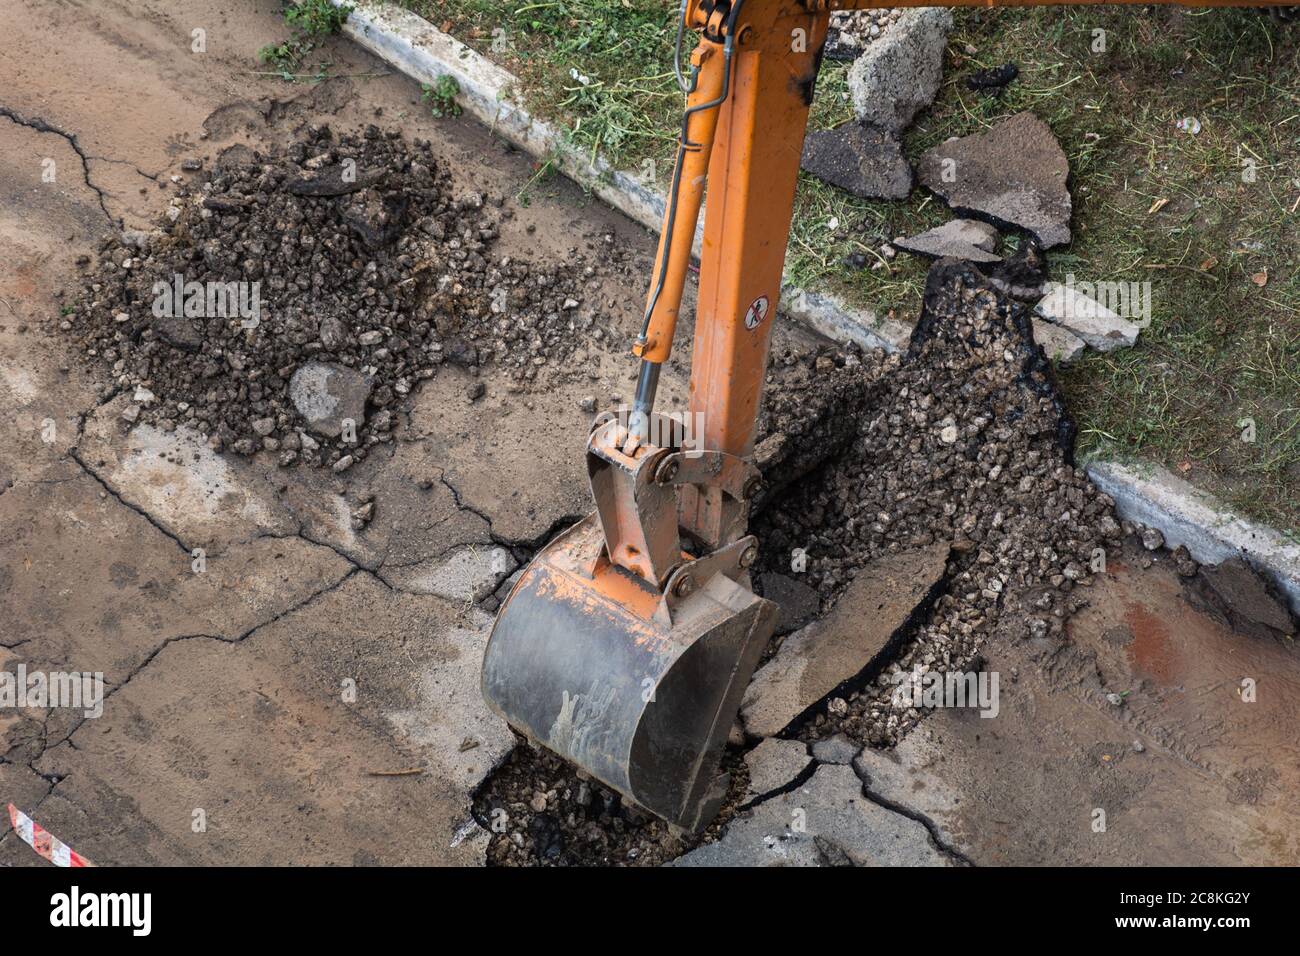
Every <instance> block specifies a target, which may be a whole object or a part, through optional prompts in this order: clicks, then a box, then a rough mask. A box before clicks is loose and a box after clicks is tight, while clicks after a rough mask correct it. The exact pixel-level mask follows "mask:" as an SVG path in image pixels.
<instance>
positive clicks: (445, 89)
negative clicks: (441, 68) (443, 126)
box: [420, 73, 461, 119]
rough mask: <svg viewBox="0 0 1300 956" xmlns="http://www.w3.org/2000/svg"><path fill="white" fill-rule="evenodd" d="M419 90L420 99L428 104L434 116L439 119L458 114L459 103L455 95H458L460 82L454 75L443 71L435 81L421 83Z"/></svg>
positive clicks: (459, 111) (459, 110)
mask: <svg viewBox="0 0 1300 956" xmlns="http://www.w3.org/2000/svg"><path fill="white" fill-rule="evenodd" d="M420 91H421V94H422V95H421V97H420V99H422V100H424V102H426V103H428V104H429V109H430V110H431V111H432V113H433V115H434V116H436V117H438V118H440V119H441V118H442V117H444V116H459V115H460V113H461V109H460V104H459V103H457V102H456V97H457V96H459V95H460V84H459V83H458V82H456V78H455V77H454V76H451V75H450V74H447V73H444V74H443V75H442V76H440V77H438V80H437V82H435V83H432V84H429V83H422V84H421V85H420Z"/></svg>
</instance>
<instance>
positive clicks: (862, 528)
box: [754, 260, 1123, 746]
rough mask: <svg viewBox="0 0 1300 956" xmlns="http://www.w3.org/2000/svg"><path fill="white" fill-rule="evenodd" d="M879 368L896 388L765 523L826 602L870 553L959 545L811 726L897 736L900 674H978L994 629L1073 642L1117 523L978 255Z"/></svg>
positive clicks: (1028, 339)
mask: <svg viewBox="0 0 1300 956" xmlns="http://www.w3.org/2000/svg"><path fill="white" fill-rule="evenodd" d="M872 361H873V362H874V363H878V368H883V369H884V370H886V372H887V374H886V376H885V378H886V380H887V383H888V387H887V388H883V389H882V388H875V389H873V391H872V393H871V395H870V396H868V397H867V400H865V401H864V403H863V405H862V406H861V407H860V408H859V409H858V410H857V413H856V415H855V416H854V424H855V432H856V434H855V435H854V436H853V438H852V439H851V440H850V441H849V443H848V447H847V449H846V450H844V451H843V452H841V453H840V454H839V455H838V456H837V457H835V458H833V459H831V460H830V461H828V462H827V463H826V464H825V465H823V466H821V467H820V468H819V469H818V470H816V471H815V472H814V473H812V474H811V475H810V476H808V477H807V478H806V479H804V480H803V481H801V482H800V483H798V484H797V485H795V486H794V487H792V488H791V489H790V491H789V493H788V494H785V495H782V496H781V497H780V499H779V500H777V501H775V502H774V503H773V504H772V505H771V506H770V507H768V508H767V509H765V510H764V511H763V512H762V513H761V514H760V515H759V516H758V518H757V520H756V521H755V522H754V530H755V533H757V534H758V535H759V538H760V540H761V541H763V542H764V554H765V560H766V561H767V562H769V565H770V567H771V570H776V571H785V572H787V573H788V572H789V555H790V554H791V552H792V551H793V550H794V549H802V551H803V553H804V554H805V555H806V558H807V569H806V571H804V572H803V573H802V574H799V575H798V577H799V579H800V580H803V581H804V582H805V583H807V584H809V585H811V586H812V587H814V588H816V589H817V590H818V591H819V593H820V594H821V595H822V596H823V599H824V601H823V603H824V604H825V603H826V602H829V601H833V600H834V598H835V596H836V595H837V594H838V593H839V592H840V591H841V590H842V589H843V588H844V586H845V585H846V584H847V583H848V582H849V581H850V580H852V578H853V576H854V575H855V574H856V573H857V572H858V570H859V569H860V568H862V567H864V566H865V565H867V564H868V563H870V562H871V561H872V560H873V559H874V558H876V557H879V556H881V555H884V554H888V553H891V552H899V551H906V550H911V549H914V548H919V547H924V546H927V545H931V544H934V543H938V542H951V543H952V549H953V550H952V556H951V558H950V561H949V568H948V571H949V580H948V585H947V591H946V593H945V594H944V595H942V596H941V597H940V598H939V600H938V603H937V605H936V607H935V609H934V611H933V613H932V615H931V618H930V620H929V622H928V623H927V624H926V625H925V626H923V627H922V628H921V630H920V632H919V633H918V634H917V635H916V636H915V638H914V640H913V641H912V642H911V643H910V644H909V645H908V646H907V648H906V649H905V651H904V652H903V653H902V655H901V656H900V657H899V658H898V659H897V660H896V661H895V662H893V663H892V664H891V665H890V666H889V667H888V668H887V669H886V670H885V671H884V672H883V673H881V674H880V675H879V676H878V677H877V678H876V679H875V681H874V682H873V683H872V684H870V685H869V686H867V687H864V688H862V689H861V690H860V691H858V692H857V693H855V694H852V695H850V699H848V700H843V699H838V700H833V701H829V702H826V709H825V711H824V712H822V713H819V714H818V715H817V716H816V718H815V720H814V721H813V722H812V723H811V724H809V725H808V726H805V727H804V728H803V729H802V732H801V736H803V737H804V738H805V739H815V738H820V737H824V736H827V735H830V734H833V733H837V732H844V733H846V734H848V735H849V736H851V737H853V738H854V739H856V740H859V741H861V742H863V743H869V744H874V745H877V746H881V745H885V746H887V745H891V744H893V743H896V742H897V740H898V738H899V737H900V736H901V735H902V734H904V733H906V731H907V730H908V729H909V728H911V727H912V726H913V725H915V723H916V722H917V721H918V720H919V719H920V717H921V714H920V713H919V712H918V711H917V710H916V709H914V708H912V707H910V706H909V705H908V704H907V703H906V702H902V703H900V702H896V700H895V697H896V696H910V695H896V694H895V690H896V688H897V686H898V684H899V681H900V679H901V680H904V681H905V680H906V678H900V674H910V675H914V676H919V675H922V674H925V673H927V672H929V671H938V672H946V671H964V670H970V669H974V668H976V667H977V666H978V659H979V651H980V647H981V646H982V645H983V643H984V642H985V641H986V640H988V639H989V638H990V636H991V635H993V634H994V632H995V630H999V629H1001V631H1002V632H1003V633H1004V634H1008V635H1010V636H1012V637H1013V638H1014V637H1017V636H1021V637H1029V636H1035V635H1052V636H1062V635H1063V631H1064V622H1065V620H1066V618H1067V617H1068V615H1069V614H1070V613H1071V612H1072V611H1074V610H1077V608H1078V606H1080V604H1081V602H1082V600H1083V599H1082V598H1081V596H1080V593H1081V592H1085V593H1086V588H1087V587H1088V586H1090V585H1091V583H1092V574H1091V570H1090V569H1091V567H1092V565H1093V560H1094V556H1095V555H1096V554H1097V552H1098V549H1102V550H1103V551H1106V552H1109V553H1111V554H1115V553H1117V552H1118V549H1119V547H1120V545H1121V542H1122V537H1123V529H1122V527H1121V524H1120V523H1119V522H1118V521H1117V520H1116V518H1115V515H1114V502H1113V501H1112V500H1111V499H1110V498H1109V497H1108V496H1107V495H1105V494H1103V493H1102V492H1100V491H1098V490H1097V489H1096V488H1095V487H1094V486H1093V485H1092V484H1091V482H1089V481H1088V479H1087V476H1086V475H1085V473H1084V471H1083V469H1081V468H1078V467H1076V466H1075V465H1074V463H1073V460H1072V459H1073V455H1072V452H1073V442H1074V426H1073V424H1072V422H1071V420H1070V418H1069V415H1068V414H1067V412H1066V410H1065V408H1064V406H1063V403H1062V401H1061V398H1060V393H1059V392H1058V390H1057V388H1056V384H1055V381H1054V379H1053V375H1052V369H1051V366H1050V364H1049V363H1048V362H1047V361H1046V359H1045V358H1044V357H1043V354H1042V351H1041V350H1040V349H1038V348H1037V347H1036V346H1035V345H1034V344H1033V338H1032V328H1031V326H1030V322H1029V317H1028V315H1027V314H1026V311H1025V308H1024V306H1023V305H1022V304H1020V303H1018V302H1016V301H1014V300H1012V299H1009V298H1007V297H1005V296H1004V295H1002V294H1001V293H1000V292H998V291H997V289H996V288H995V287H994V286H993V285H992V284H990V282H989V281H988V279H986V277H985V276H984V275H983V274H982V273H980V272H979V271H978V270H977V269H976V268H975V267H974V266H972V265H970V264H967V263H959V262H956V261H954V260H945V261H942V262H940V263H938V264H936V266H935V267H934V268H933V269H932V270H931V273H930V276H929V279H928V283H927V288H926V295H925V306H924V310H923V312H922V316H921V319H920V322H919V323H918V325H917V329H916V331H915V333H914V334H913V337H912V342H911V345H910V348H909V350H908V352H907V354H906V355H904V356H889V357H879V356H877V357H874V358H873V359H872ZM877 374H879V373H878V372H877ZM904 686H906V684H904Z"/></svg>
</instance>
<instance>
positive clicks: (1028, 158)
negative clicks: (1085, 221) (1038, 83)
mask: <svg viewBox="0 0 1300 956" xmlns="http://www.w3.org/2000/svg"><path fill="white" fill-rule="evenodd" d="M1069 175H1070V163H1069V160H1068V159H1067V158H1066V155H1065V151H1064V150H1063V149H1061V145H1060V143H1058V142H1057V141H1056V137H1055V136H1053V135H1052V131H1051V129H1050V128H1049V127H1048V126H1047V124H1046V123H1044V122H1043V121H1042V120H1040V119H1039V118H1038V117H1037V116H1035V115H1034V114H1033V113H1028V112H1025V113H1017V114H1016V115H1015V116H1012V117H1010V118H1009V119H1005V120H1003V121H1002V122H1000V123H998V124H996V125H995V126H993V127H992V128H991V129H989V130H987V131H985V132H982V133H975V134H972V135H970V136H963V137H961V138H960V139H954V140H949V141H948V142H946V143H940V144H939V145H938V146H935V147H933V148H932V149H930V150H928V151H927V152H926V153H925V154H924V155H923V156H922V157H921V162H920V164H919V165H918V167H917V176H918V178H919V179H920V181H921V184H922V185H924V186H925V187H926V188H927V189H929V190H931V191H932V192H935V193H937V194H938V195H939V196H941V197H943V199H944V200H945V201H947V203H948V205H949V206H950V207H951V208H952V209H953V211H955V212H957V213H958V214H959V215H970V214H976V215H979V216H981V217H982V218H987V219H991V220H993V221H994V222H997V223H1003V224H1005V225H1007V226H1019V227H1021V228H1023V229H1027V230H1029V231H1030V232H1032V233H1033V234H1034V235H1035V236H1036V237H1037V238H1038V240H1039V242H1041V243H1042V245H1043V248H1045V249H1050V248H1051V247H1053V246H1059V245H1062V244H1064V243H1067V242H1069V241H1070V212H1071V202H1070V192H1069V189H1068V188H1067V186H1066V181H1067V179H1068V178H1069Z"/></svg>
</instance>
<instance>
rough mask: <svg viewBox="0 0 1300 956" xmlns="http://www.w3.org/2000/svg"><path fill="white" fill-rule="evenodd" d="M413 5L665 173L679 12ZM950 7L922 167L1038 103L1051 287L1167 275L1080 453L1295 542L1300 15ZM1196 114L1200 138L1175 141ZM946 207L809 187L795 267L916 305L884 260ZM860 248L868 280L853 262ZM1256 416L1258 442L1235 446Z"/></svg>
mask: <svg viewBox="0 0 1300 956" xmlns="http://www.w3.org/2000/svg"><path fill="white" fill-rule="evenodd" d="M403 2H405V4H406V5H407V6H409V7H410V8H412V9H413V10H415V11H416V12H419V13H422V14H423V15H425V16H426V17H428V18H429V19H431V20H432V21H433V22H435V23H436V24H439V25H441V26H443V27H444V28H446V29H449V30H450V32H452V33H453V34H454V35H456V36H457V37H459V38H460V39H462V40H464V41H466V42H468V43H469V44H470V45H471V46H474V47H476V48H477V49H479V50H480V51H482V52H484V53H485V54H487V55H489V56H490V57H492V58H493V59H495V60H497V61H498V62H500V63H502V64H503V65H504V66H506V67H507V68H508V69H510V70H511V71H512V72H513V73H514V74H515V75H516V76H518V77H519V78H520V83H521V87H522V89H521V90H520V91H519V92H520V93H521V95H522V97H523V99H524V101H525V102H526V103H527V104H528V105H529V107H530V108H531V109H533V110H535V111H536V112H538V113H539V115H544V116H547V117H549V118H551V119H554V120H557V121H559V122H560V125H561V126H563V127H564V128H565V129H567V130H568V135H569V137H570V138H571V140H572V141H573V142H574V143H576V144H578V145H580V146H582V147H583V148H586V149H588V150H591V151H592V152H597V151H599V152H601V153H602V154H604V155H605V156H606V157H607V158H609V159H610V160H611V161H613V162H614V163H615V164H616V165H618V166H620V167H622V168H631V169H643V168H646V166H645V164H646V163H647V161H651V162H653V163H654V166H652V167H649V168H650V169H651V170H652V171H653V172H654V174H655V175H656V178H658V179H659V180H660V181H661V182H662V181H664V180H665V179H666V178H667V176H668V175H669V174H670V171H671V168H670V162H671V154H672V149H673V144H674V135H675V130H676V126H677V122H678V118H679V111H680V108H681V101H680V97H679V95H678V93H677V90H676V85H675V82H674V80H673V77H672V73H671V55H672V41H673V23H674V19H673V18H674V11H675V7H676V4H675V2H672V0H583V2H579V0H555V2H541V3H514V4H500V3H498V2H495V0H445V2H438V3H434V2H431V0H403ZM954 16H955V19H956V23H957V26H956V29H955V30H954V31H953V34H952V36H951V37H950V39H949V44H948V53H947V59H946V63H945V70H944V83H943V86H942V88H941V90H940V92H939V95H938V97H937V98H936V101H935V103H934V105H933V106H932V107H931V109H930V110H929V111H927V112H926V113H924V114H922V115H921V116H920V117H918V119H917V121H916V123H915V124H914V125H913V127H912V128H911V129H910V130H909V132H908V133H907V136H906V139H905V148H906V151H907V153H908V155H909V156H910V157H911V158H913V159H914V160H915V159H916V158H917V157H919V156H920V154H921V153H922V152H924V150H926V149H927V148H929V147H930V146H932V145H935V144H937V143H939V142H942V141H943V140H945V139H947V138H948V137H950V136H962V135H967V134H969V133H972V132H976V131H979V130H981V129H986V128H988V127H989V126H991V125H992V124H994V123H996V122H997V121H998V120H1000V119H1002V118H1005V117H1007V116H1010V115H1012V114H1014V113H1016V112H1019V111H1021V110H1026V109H1028V110H1033V111H1034V112H1035V113H1036V114H1037V115H1038V116H1039V117H1041V118H1042V119H1043V120H1045V121H1046V122H1047V123H1048V124H1049V125H1050V126H1051V127H1052V129H1053V131H1054V132H1055V133H1056V135H1057V137H1058V139H1059V140H1060V141H1061V144H1062V146H1063V147H1064V149H1065V150H1066V153H1067V155H1068V156H1069V160H1070V167H1071V173H1072V181H1071V191H1072V194H1073V197H1074V207H1075V216H1074V223H1073V226H1074V241H1073V242H1072V243H1071V245H1070V246H1069V247H1066V248H1064V249H1057V250H1053V251H1052V252H1050V253H1049V261H1050V264H1051V269H1052V272H1053V276H1054V277H1055V278H1063V277H1064V276H1065V275H1066V274H1067V273H1074V274H1075V275H1076V276H1077V277H1078V278H1079V279H1081V280H1082V279H1090V280H1112V281H1148V280H1149V281H1150V282H1151V284H1152V322H1151V325H1150V327H1148V328H1147V329H1145V330H1144V332H1143V333H1142V338H1141V340H1140V341H1139V344H1138V346H1137V347H1136V348H1134V349H1130V350H1126V351H1119V352H1112V353H1108V354H1098V353H1090V354H1089V356H1088V357H1087V358H1086V359H1085V360H1084V361H1082V362H1081V363H1079V364H1078V365H1077V366H1073V367H1070V368H1067V369H1062V370H1061V380H1062V384H1063V386H1064V388H1065V390H1066V392H1067V394H1068V396H1069V399H1070V402H1071V408H1072V410H1073V412H1074V414H1075V415H1076V417H1077V418H1078V420H1079V424H1080V434H1081V445H1082V448H1081V450H1082V451H1083V452H1084V453H1089V452H1094V451H1103V452H1105V453H1107V454H1112V455H1117V456H1121V457H1124V456H1140V457H1143V458H1146V459H1148V460H1155V461H1158V462H1160V463H1161V464H1164V465H1166V466H1168V467H1170V468H1171V469H1173V470H1174V471H1175V472H1176V473H1178V474H1181V475H1183V476H1184V477H1186V478H1188V480H1190V481H1192V482H1194V483H1195V484H1197V485H1198V486H1201V487H1205V488H1207V489H1208V490H1211V491H1213V492H1215V493H1216V494H1218V495H1220V496H1221V497H1222V498H1224V499H1225V500H1226V501H1227V502H1229V503H1230V504H1231V505H1233V506H1235V507H1236V508H1238V509H1239V510H1241V511H1242V512H1244V513H1246V514H1248V515H1251V516H1253V517H1256V518H1260V519H1263V520H1267V521H1269V522H1271V523H1273V524H1275V525H1277V526H1279V527H1282V528H1284V529H1290V530H1292V531H1295V530H1297V529H1300V494H1298V493H1297V489H1298V488H1300V271H1297V269H1296V260H1297V254H1296V250H1297V248H1300V246H1298V241H1300V235H1297V232H1298V229H1297V222H1298V219H1297V213H1298V212H1300V209H1298V204H1300V25H1294V26H1292V27H1290V28H1287V27H1281V26H1278V25H1277V24H1274V23H1273V22H1271V21H1270V20H1269V19H1267V18H1265V17H1262V16H1259V15H1258V14H1256V13H1253V12H1251V11H1241V10H1226V9H1223V10H1196V11H1193V10H1183V9H1178V8H1151V7H1141V8H1115V7H1087V8H1084V7H1073V8H1071V7H1063V8H1049V9H1023V8H1022V9H1000V10H960V11H954ZM1098 29H1100V30H1104V31H1105V37H1106V49H1105V52H1100V53H1099V52H1094V49H1093V46H1094V38H1095V37H1096V33H1095V31H1096V30H1098ZM1008 61H1011V62H1015V63H1017V64H1018V65H1019V67H1020V76H1019V77H1018V79H1016V80H1015V81H1014V82H1013V83H1012V84H1011V85H1010V86H1009V87H1008V88H1007V89H1006V90H1005V91H1004V92H1003V93H1002V95H1000V96H990V95H988V94H983V93H975V92H972V91H970V90H969V89H967V88H966V86H965V82H964V80H965V77H966V76H967V75H968V74H969V73H970V72H971V71H973V70H975V69H978V68H982V67H991V66H998V65H1000V64H1002V63H1005V62H1008ZM847 73H848V67H847V64H842V63H835V62H827V63H825V64H824V65H823V68H822V75H821V77H820V79H819V82H818V89H817V96H816V100H815V102H814V105H813V117H812V121H811V124H810V125H811V127H812V128H827V127H830V126H834V125H837V124H839V123H843V122H846V121H849V120H850V119H851V118H852V110H851V106H850V104H849V101H848V96H847V89H848V87H847ZM1182 117H1195V118H1196V119H1197V120H1198V121H1199V123H1200V127H1201V129H1200V132H1199V134H1197V135H1192V134H1190V133H1188V132H1186V131H1184V130H1181V129H1179V128H1178V127H1177V126H1176V125H1175V124H1176V122H1177V121H1178V120H1179V119H1180V118H1182ZM1247 163H1248V164H1249V165H1246V164H1247ZM1250 170H1253V173H1254V180H1253V181H1244V180H1245V179H1246V178H1248V175H1249V172H1250ZM1243 173H1246V174H1247V176H1245V177H1244V176H1243ZM947 216H948V212H947V210H946V208H945V207H944V205H943V203H942V202H940V201H939V200H937V199H935V198H934V197H931V196H929V195H928V194H927V193H926V192H925V191H924V190H922V189H917V190H916V191H915V192H914V193H913V195H912V197H911V198H910V199H909V200H907V201H905V202H886V201H871V200H860V199H856V198H854V197H852V196H849V195H848V194H846V193H843V192H841V191H840V190H837V189H834V188H833V187H829V186H826V185H825V184H823V183H820V182H818V181H815V180H812V179H810V178H808V177H804V179H803V181H802V182H801V184H800V189H799V194H798V197H797V199H796V211H795V220H794V227H793V229H792V233H791V237H790V246H789V252H788V257H787V269H788V272H789V275H790V277H791V278H792V279H793V280H794V281H796V282H797V283H799V284H800V285H804V286H813V287H820V288H830V289H834V290H835V291H838V292H839V293H840V294H842V295H843V296H845V297H846V298H847V299H848V300H849V301H851V302H856V303H859V304H863V305H871V306H874V307H877V308H884V309H892V310H894V311H895V312H896V313H897V314H898V315H899V316H901V317H908V316H911V315H914V314H915V313H916V311H917V309H918V308H919V304H920V293H921V289H922V286H923V283H924V279H925V272H926V268H927V265H928V264H927V263H925V262H923V261H920V260H917V259H914V258H912V257H909V256H906V255H899V256H898V257H897V258H896V259H894V260H892V261H888V262H886V261H885V260H884V259H883V258H882V256H881V255H880V252H879V249H880V246H881V244H882V243H883V242H886V241H887V240H889V239H891V238H893V237H894V236H897V235H902V234H912V233H915V232H918V231H920V230H921V229H924V228H928V227H930V226H932V225H937V224H939V223H940V222H942V221H944V220H945V219H946V218H947ZM855 254H856V255H857V257H858V259H859V261H865V262H866V264H867V267H865V268H862V267H859V268H853V267H851V266H850V265H849V264H847V262H846V260H848V259H849V257H851V256H854V255H855ZM873 263H878V264H879V266H880V267H879V268H876V269H872V268H870V265H871V264H873ZM1265 272H1266V273H1267V280H1266V281H1265V282H1264V283H1263V284H1262V285H1261V284H1259V279H1260V278H1262V276H1263V274H1264V273H1265ZM1252 277H1256V278H1255V280H1252ZM1251 422H1253V425H1254V439H1255V440H1254V441H1244V440H1243V439H1242V435H1243V434H1244V433H1246V432H1247V431H1248V424H1249V423H1251Z"/></svg>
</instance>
